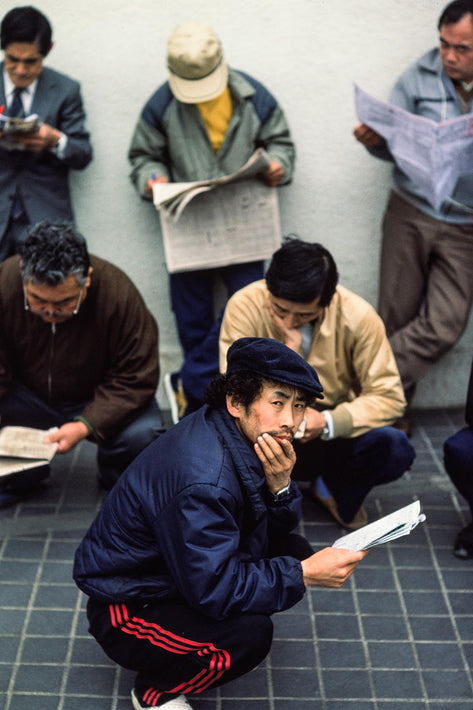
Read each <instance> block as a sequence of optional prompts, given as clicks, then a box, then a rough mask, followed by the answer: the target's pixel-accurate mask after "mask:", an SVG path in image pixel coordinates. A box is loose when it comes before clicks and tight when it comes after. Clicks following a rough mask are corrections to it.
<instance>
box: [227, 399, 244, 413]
mask: <svg viewBox="0 0 473 710" xmlns="http://www.w3.org/2000/svg"><path fill="white" fill-rule="evenodd" d="M242 410H243V405H242V403H241V402H240V401H239V400H238V399H237V398H236V397H235V395H229V394H227V411H228V413H229V414H230V415H231V416H232V417H234V418H235V419H240V417H241V412H242Z"/></svg>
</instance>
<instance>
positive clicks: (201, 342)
mask: <svg viewBox="0 0 473 710" xmlns="http://www.w3.org/2000/svg"><path fill="white" fill-rule="evenodd" d="M263 264H264V263H263V262H262V261H252V262H250V263H248V264H235V265H232V266H225V267H222V268H219V269H206V270H203V271H184V272H181V273H177V274H170V277H169V286H170V297H171V306H172V310H173V311H174V317H175V319H176V326H177V332H178V336H179V342H180V343H181V347H182V350H183V353H184V363H183V365H182V368H181V371H180V377H181V379H182V384H183V387H184V391H185V393H186V397H187V400H188V403H189V405H190V406H189V411H188V412H187V413H189V412H190V411H192V410H194V409H198V407H200V406H201V405H202V404H203V401H204V394H205V390H206V389H207V386H208V385H209V384H210V382H211V381H212V380H213V378H214V377H215V375H217V374H218V371H219V366H218V364H219V362H218V360H219V352H218V339H219V335H220V325H221V322H222V317H223V310H222V311H221V313H219V315H218V316H217V317H215V310H214V284H215V278H216V276H217V275H218V276H220V278H221V279H222V281H223V283H224V285H225V288H226V291H227V296H228V298H229V297H230V296H232V295H233V294H234V293H235V292H236V291H239V289H241V288H243V287H244V286H247V285H248V284H249V283H251V282H252V281H258V280H259V279H262V278H263V275H264V268H263Z"/></svg>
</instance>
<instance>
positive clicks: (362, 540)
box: [332, 500, 425, 550]
mask: <svg viewBox="0 0 473 710" xmlns="http://www.w3.org/2000/svg"><path fill="white" fill-rule="evenodd" d="M424 520H425V515H424V514H423V513H421V512H420V501H418V500H416V501H414V503H411V504H410V505H406V506H405V507H404V508H399V510H396V511H395V512H394V513H390V515H385V516H384V518H380V519H379V520H376V521H375V522H374V523H370V524H369V525H365V526H364V527H362V528H360V529H359V530H355V531H354V532H352V533H348V535H343V537H339V538H338V540H335V542H334V543H333V545H332V547H339V548H342V549H343V550H367V549H368V548H369V547H375V546H376V545H382V544H383V543H385V542H389V541H390V540H396V539H397V538H398V537H401V536H402V535H409V533H410V532H411V531H412V530H413V529H414V528H415V527H416V526H417V525H418V524H419V523H423V522H424Z"/></svg>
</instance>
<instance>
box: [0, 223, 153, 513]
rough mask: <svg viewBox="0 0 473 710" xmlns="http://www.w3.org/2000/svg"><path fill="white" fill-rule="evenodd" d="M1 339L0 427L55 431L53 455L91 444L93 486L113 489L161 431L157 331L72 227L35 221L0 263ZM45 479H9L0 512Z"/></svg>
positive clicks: (116, 273) (122, 279) (133, 295)
mask: <svg viewBox="0 0 473 710" xmlns="http://www.w3.org/2000/svg"><path fill="white" fill-rule="evenodd" d="M0 332H1V333H2V336H1V340H0V421H1V426H6V425H16V426H29V427H36V428H40V429H49V428H50V427H58V429H57V431H56V432H55V433H53V434H50V435H49V437H48V440H49V441H51V442H57V443H58V449H57V450H58V452H59V453H66V452H67V451H70V450H71V449H73V448H74V446H76V445H77V444H78V443H79V442H80V441H82V439H85V438H89V439H91V440H93V441H95V442H96V443H97V444H98V455H97V461H98V467H99V480H100V483H101V484H102V485H103V486H104V487H105V488H110V487H111V486H113V484H114V483H115V482H116V480H117V478H118V477H119V475H120V474H121V473H122V471H123V470H124V469H125V468H126V467H127V465H128V464H129V463H130V462H131V461H132V460H133V459H134V458H135V456H136V455H137V454H138V453H139V452H140V451H141V450H142V449H143V448H144V447H145V446H147V445H148V444H149V443H150V442H151V441H152V440H153V439H155V438H156V437H157V436H158V435H159V434H160V432H161V431H162V430H163V426H162V421H161V414H160V411H159V407H158V405H157V402H156V399H155V392H156V388H157V385H158V379H159V359H158V328H157V324H156V321H155V319H154V318H153V316H152V315H151V313H150V312H149V310H148V309H147V307H146V305H145V303H144V301H143V299H142V297H141V295H140V294H139V292H138V290H137V289H136V287H135V286H134V285H133V283H132V282H131V281H130V279H129V278H128V276H126V274H125V273H123V271H121V270H120V269H118V268H117V267H116V266H113V265H112V264H110V263H109V262H107V261H105V260H104V259H100V258H98V257H96V256H92V255H89V253H88V250H87V245H86V241H85V239H84V237H83V236H82V235H81V234H80V233H79V232H77V231H76V229H75V228H74V227H73V225H72V224H70V223H60V224H53V223H50V222H41V223H39V224H37V225H36V226H34V227H32V228H31V229H30V231H29V234H28V237H27V239H26V241H25V242H24V244H23V245H22V248H21V253H20V255H19V256H18V255H16V256H12V257H10V258H9V259H7V260H6V261H4V262H3V263H2V264H0ZM48 475H49V470H48V467H45V466H43V467H41V468H37V469H31V470H30V471H26V472H24V473H21V474H16V475H15V476H12V477H10V478H9V479H8V480H9V482H8V483H5V484H3V486H1V487H0V507H2V506H5V505H11V504H12V503H15V502H17V501H18V500H20V499H21V496H22V495H23V494H25V493H30V492H31V489H32V488H35V487H37V486H38V485H40V484H41V483H42V482H43V480H44V479H45V478H46V477H47V476H48Z"/></svg>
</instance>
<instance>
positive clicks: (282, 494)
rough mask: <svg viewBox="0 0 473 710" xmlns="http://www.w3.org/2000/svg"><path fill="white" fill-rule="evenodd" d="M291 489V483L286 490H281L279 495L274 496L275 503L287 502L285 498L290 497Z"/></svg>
mask: <svg viewBox="0 0 473 710" xmlns="http://www.w3.org/2000/svg"><path fill="white" fill-rule="evenodd" d="M290 488H291V483H290V482H289V483H288V484H287V486H286V487H285V488H281V490H280V491H278V492H277V493H275V494H274V496H273V502H274V503H279V502H280V501H282V500H285V498H287V497H288V496H289V495H290V493H289V489H290Z"/></svg>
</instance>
